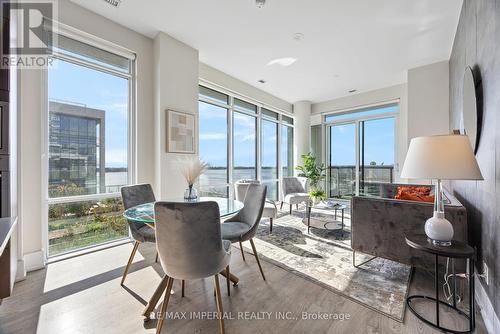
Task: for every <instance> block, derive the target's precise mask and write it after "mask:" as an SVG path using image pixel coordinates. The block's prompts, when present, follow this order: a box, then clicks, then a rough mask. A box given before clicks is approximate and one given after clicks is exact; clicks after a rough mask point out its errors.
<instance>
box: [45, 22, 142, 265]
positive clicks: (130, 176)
mask: <svg viewBox="0 0 500 334" xmlns="http://www.w3.org/2000/svg"><path fill="white" fill-rule="evenodd" d="M58 28H59V29H58V31H57V34H59V35H63V36H65V37H69V38H71V39H74V40H76V41H79V42H82V43H84V44H87V45H89V46H91V47H97V48H101V49H103V50H105V51H108V52H111V53H115V54H116V55H119V56H122V57H125V58H128V59H129V61H130V69H129V72H128V73H125V72H123V71H118V70H114V69H112V68H108V67H106V66H103V65H100V64H96V63H93V62H90V61H86V60H83V59H79V58H78V57H74V56H71V55H68V54H64V53H58V52H56V51H54V53H53V54H52V55H51V57H52V58H54V59H56V60H60V61H66V62H68V63H71V64H74V65H77V66H82V67H85V68H88V69H90V70H95V71H99V72H102V73H106V74H110V75H114V76H117V77H120V78H123V79H126V80H127V81H128V111H127V123H128V124H127V184H134V183H135V181H136V177H137V174H136V168H135V167H136V163H135V162H136V147H135V143H136V129H135V128H136V127H135V124H136V99H137V97H136V94H135V93H136V86H137V76H136V71H137V61H136V56H135V53H133V52H132V51H129V50H125V49H124V48H122V47H120V46H118V45H115V44H113V43H111V42H107V41H104V40H102V39H100V38H97V37H95V36H93V35H90V34H87V33H84V32H81V31H78V30H76V29H74V28H71V27H69V26H66V25H62V24H60V26H59V27H58ZM41 79H42V85H41V95H42V99H43V101H44V103H43V106H42V122H41V123H42V131H41V133H42V159H41V160H42V168H41V169H42V178H41V186H42V193H43V197H42V244H43V247H44V252H45V258H46V259H50V258H59V257H67V256H71V254H73V253H75V254H76V253H78V254H82V253H86V252H91V251H93V249H96V248H100V247H103V246H105V245H107V244H116V243H120V242H129V240H130V231H129V233H128V235H127V236H124V237H123V238H119V239H113V240H109V241H105V242H103V243H98V244H94V245H90V246H87V247H83V248H77V249H74V250H68V251H64V252H61V253H57V254H52V255H51V254H50V253H49V233H48V232H49V218H48V215H49V206H50V205H53V204H64V203H76V202H85V201H99V200H103V199H109V198H118V197H121V193H120V192H109V193H100V194H89V195H77V196H64V197H53V198H51V197H50V196H49V171H50V170H49V132H50V130H49V113H50V112H49V95H48V93H49V92H48V90H49V89H48V84H49V69H47V68H45V69H43V70H42V74H41Z"/></svg>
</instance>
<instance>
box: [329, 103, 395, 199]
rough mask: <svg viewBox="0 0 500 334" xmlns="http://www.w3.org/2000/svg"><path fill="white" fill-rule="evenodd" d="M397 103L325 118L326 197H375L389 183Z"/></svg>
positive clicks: (392, 165)
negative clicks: (327, 193) (327, 191)
mask: <svg viewBox="0 0 500 334" xmlns="http://www.w3.org/2000/svg"><path fill="white" fill-rule="evenodd" d="M397 112H398V105H397V104H391V105H387V106H382V107H375V108H367V109H363V110H357V111H354V112H350V113H341V114H333V115H329V116H326V117H325V122H326V129H327V132H326V137H327V153H328V154H327V163H328V174H327V177H328V182H327V186H328V190H329V196H330V197H337V198H350V197H352V196H354V195H371V196H376V195H378V194H379V192H380V185H381V184H383V183H392V182H393V179H394V166H395V161H396V159H395V150H396V143H395V133H396V124H397Z"/></svg>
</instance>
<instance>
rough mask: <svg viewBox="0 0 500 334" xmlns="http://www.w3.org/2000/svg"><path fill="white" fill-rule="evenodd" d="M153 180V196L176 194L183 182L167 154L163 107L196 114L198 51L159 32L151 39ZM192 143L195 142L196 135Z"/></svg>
mask: <svg viewBox="0 0 500 334" xmlns="http://www.w3.org/2000/svg"><path fill="white" fill-rule="evenodd" d="M153 55H154V71H155V176H156V177H155V179H156V182H155V183H156V184H155V185H156V190H155V195H156V198H157V199H164V198H169V197H179V196H182V195H183V194H184V190H185V189H186V187H187V183H186V181H185V179H184V178H183V176H182V175H181V173H180V169H179V162H180V161H181V159H185V158H186V155H185V154H176V153H167V109H173V110H176V111H181V112H188V113H192V114H194V115H197V114H198V62H199V61H198V51H197V50H195V49H193V48H191V47H190V46H188V45H186V44H184V43H182V42H180V41H178V40H176V39H174V38H172V37H170V36H168V35H167V34H164V33H162V32H160V33H158V35H157V36H156V37H155V39H154V45H153ZM195 142H198V138H197V134H196V138H195Z"/></svg>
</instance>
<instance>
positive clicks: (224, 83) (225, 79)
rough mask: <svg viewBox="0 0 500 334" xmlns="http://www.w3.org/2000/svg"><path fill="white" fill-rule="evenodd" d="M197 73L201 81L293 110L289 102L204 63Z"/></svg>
mask: <svg viewBox="0 0 500 334" xmlns="http://www.w3.org/2000/svg"><path fill="white" fill-rule="evenodd" d="M199 75H200V80H201V81H205V82H208V83H211V84H213V85H215V86H220V87H222V88H224V89H227V90H230V91H232V92H233V93H236V94H238V95H241V96H244V97H248V98H250V99H253V100H256V101H259V102H261V103H263V104H264V105H268V106H271V107H274V108H277V109H280V110H282V111H286V112H289V113H292V112H293V108H292V104H291V103H289V102H287V101H285V100H282V99H280V98H278V97H276V96H273V95H271V94H269V93H266V92H265V91H263V90H262V89H259V88H256V87H254V86H252V85H249V84H247V83H246V82H243V81H241V80H238V79H236V78H234V77H232V76H230V75H228V74H226V73H224V72H221V71H219V70H217V69H215V68H213V67H210V66H208V65H206V64H203V63H200V66H199Z"/></svg>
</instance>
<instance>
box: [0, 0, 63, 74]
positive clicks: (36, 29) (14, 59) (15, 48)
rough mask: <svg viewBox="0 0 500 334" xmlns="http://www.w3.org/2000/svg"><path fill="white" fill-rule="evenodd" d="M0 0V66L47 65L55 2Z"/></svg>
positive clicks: (52, 35) (52, 33)
mask: <svg viewBox="0 0 500 334" xmlns="http://www.w3.org/2000/svg"><path fill="white" fill-rule="evenodd" d="M0 1H1V2H2V17H3V22H2V60H1V67H2V68H5V67H10V66H17V67H24V68H29V67H31V68H40V67H47V66H48V65H50V63H51V61H52V59H51V58H50V54H51V51H50V50H51V45H52V44H53V40H54V35H55V34H54V32H53V31H54V30H53V27H52V25H53V21H54V19H55V17H54V12H55V11H54V10H55V7H56V6H55V3H54V2H53V1H51V0H44V1H40V0H18V1H5V0H0ZM5 17H8V20H7V19H5Z"/></svg>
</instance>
